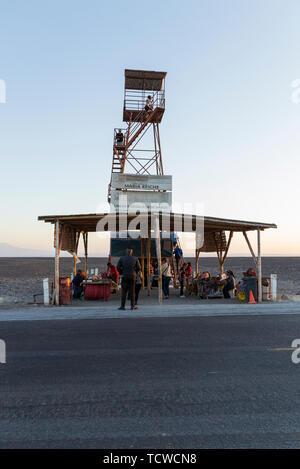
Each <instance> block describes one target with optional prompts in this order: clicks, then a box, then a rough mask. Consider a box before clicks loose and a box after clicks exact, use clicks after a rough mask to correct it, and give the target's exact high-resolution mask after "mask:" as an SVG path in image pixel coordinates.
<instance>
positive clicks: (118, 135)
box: [116, 129, 124, 146]
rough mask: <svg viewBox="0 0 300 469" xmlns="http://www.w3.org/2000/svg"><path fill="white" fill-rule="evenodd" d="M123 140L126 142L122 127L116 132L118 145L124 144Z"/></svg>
mask: <svg viewBox="0 0 300 469" xmlns="http://www.w3.org/2000/svg"><path fill="white" fill-rule="evenodd" d="M123 142H124V135H123V132H122V131H121V129H119V130H118V132H117V133H116V145H117V146H121V145H123Z"/></svg>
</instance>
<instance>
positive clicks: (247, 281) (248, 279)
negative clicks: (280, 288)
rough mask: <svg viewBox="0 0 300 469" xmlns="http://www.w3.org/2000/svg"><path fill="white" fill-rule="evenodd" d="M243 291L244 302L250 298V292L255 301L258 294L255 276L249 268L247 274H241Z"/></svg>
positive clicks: (253, 271)
mask: <svg viewBox="0 0 300 469" xmlns="http://www.w3.org/2000/svg"><path fill="white" fill-rule="evenodd" d="M242 282H243V291H244V292H245V295H246V302H247V303H248V301H249V297H250V290H251V291H252V294H253V296H254V299H255V300H256V301H257V293H258V283H257V275H256V272H255V270H254V269H252V267H250V268H249V269H248V270H247V272H243V278H242Z"/></svg>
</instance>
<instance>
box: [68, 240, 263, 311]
mask: <svg viewBox="0 0 300 469" xmlns="http://www.w3.org/2000/svg"><path fill="white" fill-rule="evenodd" d="M174 257H175V269H176V270H175V272H174V270H173V268H174V264H173V263H172V262H171V260H170V259H169V258H163V259H162V262H161V275H162V291H163V295H164V296H163V297H164V299H168V298H169V296H170V289H169V288H170V282H171V280H172V279H173V280H176V281H177V279H178V281H179V285H180V291H179V296H180V297H181V298H186V297H188V296H190V295H193V296H197V297H198V298H199V299H207V298H211V297H224V298H226V299H229V298H232V297H235V296H236V297H238V298H239V299H240V301H247V302H248V301H249V294H250V291H252V293H253V296H254V298H255V299H257V290H258V288H257V275H256V271H255V270H254V269H253V268H249V269H248V270H247V271H246V272H243V277H242V279H241V280H240V281H239V282H237V281H236V277H235V274H234V273H233V272H232V270H227V271H226V273H225V274H222V275H216V276H212V275H211V274H210V273H209V272H208V271H204V272H202V273H198V274H196V275H195V274H194V275H193V271H192V265H191V262H184V259H183V253H182V250H181V248H180V247H179V246H178V245H176V246H175V249H174ZM101 278H106V279H110V280H112V282H113V283H114V285H118V284H119V281H120V279H121V287H122V294H121V307H120V309H125V303H126V299H129V300H130V302H131V308H132V309H136V307H137V306H136V305H137V303H138V299H139V294H140V291H141V288H142V283H143V273H142V269H141V262H140V260H139V259H138V258H136V257H134V256H133V252H132V249H127V252H126V254H125V256H122V257H121V258H120V259H119V261H118V264H117V266H115V265H113V264H112V263H111V262H108V263H107V270H106V272H103V273H102V274H101ZM158 278H159V269H158V262H157V260H152V262H151V264H150V285H151V288H154V287H158ZM85 280H86V274H85V272H83V271H82V270H78V272H77V274H76V276H75V277H74V278H73V280H72V285H73V290H74V298H77V299H78V298H81V297H82V295H83V285H84V282H85ZM174 286H175V282H174ZM114 291H116V290H114Z"/></svg>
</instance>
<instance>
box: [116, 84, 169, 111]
mask: <svg viewBox="0 0 300 469" xmlns="http://www.w3.org/2000/svg"><path fill="white" fill-rule="evenodd" d="M148 96H151V97H152V104H153V109H154V108H155V107H160V108H162V109H164V108H165V91H164V90H161V91H151V90H148V91H147V90H127V89H125V97H124V110H126V111H144V110H145V105H146V101H147V98H148Z"/></svg>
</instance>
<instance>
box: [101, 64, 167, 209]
mask: <svg viewBox="0 0 300 469" xmlns="http://www.w3.org/2000/svg"><path fill="white" fill-rule="evenodd" d="M166 75H167V73H166V72H153V71H146V70H125V87H124V107H123V122H125V123H126V127H125V128H119V127H118V128H115V129H114V135H113V158H112V168H111V179H110V183H109V186H108V201H109V202H111V189H112V178H113V176H112V175H113V174H114V173H125V172H126V174H135V175H145V176H147V175H151V174H155V175H159V176H162V175H163V174H164V170H163V163H162V153H161V144H160V134H159V124H160V123H161V120H162V118H163V115H164V112H165V78H166ZM125 168H126V171H125Z"/></svg>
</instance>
